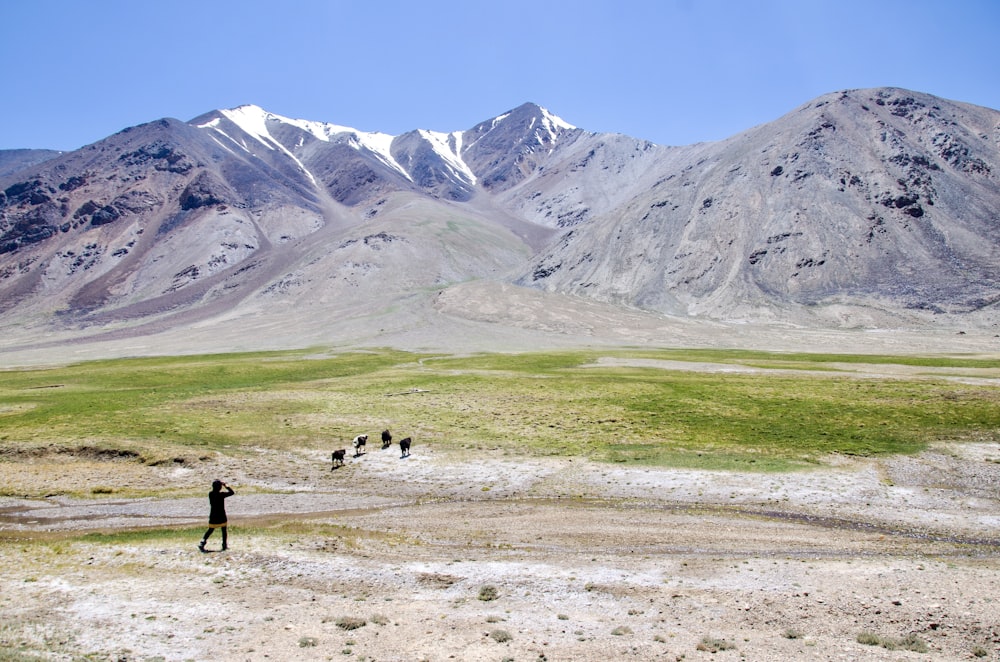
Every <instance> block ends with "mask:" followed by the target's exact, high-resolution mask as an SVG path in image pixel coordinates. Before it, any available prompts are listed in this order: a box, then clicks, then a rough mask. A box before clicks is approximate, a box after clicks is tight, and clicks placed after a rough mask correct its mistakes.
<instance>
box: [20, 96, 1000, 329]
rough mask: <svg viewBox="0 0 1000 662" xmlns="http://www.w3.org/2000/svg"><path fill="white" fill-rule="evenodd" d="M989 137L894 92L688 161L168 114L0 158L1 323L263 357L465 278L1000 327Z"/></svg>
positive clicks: (598, 144)
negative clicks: (167, 334) (292, 336)
mask: <svg viewBox="0 0 1000 662" xmlns="http://www.w3.org/2000/svg"><path fill="white" fill-rule="evenodd" d="M998 145H1000V113H998V112H997V111H995V110H990V109H986V108H980V107H976V106H971V105H968V104H962V103H957V102H951V101H946V100H943V99H939V98H935V97H931V96H929V95H925V94H919V93H915V92H908V91H905V90H898V89H892V88H884V89H874V90H850V91H845V92H838V93H835V94H830V95H826V96H823V97H821V98H819V99H816V100H814V101H811V102H809V103H808V104H805V105H803V106H802V107H800V108H798V109H796V110H794V111H792V112H791V113H789V114H788V115H786V116H784V117H782V118H779V119H777V120H775V121H774V122H771V123H769V124H766V125H762V126H759V127H755V128H753V129H750V130H748V131H746V132H744V133H742V134H739V135H736V136H733V137H731V138H729V139H727V140H724V141H721V142H717V143H700V144H697V145H690V146H682V147H667V146H661V145H655V144H652V143H650V142H648V141H644V140H641V139H636V138H631V137H628V136H623V135H618V134H599V133H591V132H587V131H584V130H582V129H578V128H576V127H574V126H572V125H570V124H569V123H567V122H565V121H563V120H561V119H560V118H558V117H557V116H555V115H553V114H552V113H550V112H549V111H548V110H546V109H544V108H541V107H539V106H537V105H534V104H524V105H522V106H519V107H518V108H515V109H512V110H510V111H508V112H506V113H503V114H501V115H499V116H497V117H495V118H492V119H489V120H486V121H483V122H481V123H479V124H477V125H476V126H474V127H472V128H470V129H467V130H459V131H453V132H450V133H441V132H433V131H427V130H414V131H410V132H407V133H404V134H402V135H398V136H391V135H388V134H384V133H375V132H365V131H359V130H356V129H353V128H350V127H345V126H340V125H337V124H331V123H325V122H316V121H308V120H300V119H292V118H288V117H283V116H281V115H277V114H274V113H271V112H268V111H266V110H264V109H262V108H259V107H257V106H253V105H247V106H241V107H239V108H233V109H226V110H217V111H212V112H210V113H207V114H205V115H202V116H200V117H197V118H195V119H193V120H191V121H189V122H181V121H178V120H173V119H163V120H158V121H155V122H151V123H149V124H144V125H141V126H137V127H131V128H127V129H125V130H123V131H121V132H119V133H117V134H115V135H113V136H109V137H108V138H106V139H104V140H102V141H99V142H97V143H94V144H93V145H88V146H86V147H84V148H82V149H80V150H77V151H75V152H71V153H66V154H54V153H53V154H44V153H43V154H39V153H34V154H33V155H32V156H31V159H29V160H22V161H14V159H13V157H12V158H10V159H7V160H6V161H3V160H0V163H5V162H6V163H16V164H17V165H15V166H13V171H10V172H8V173H7V174H3V175H0V191H2V193H0V310H2V311H3V320H4V323H3V328H4V331H5V334H6V337H7V338H8V342H9V343H10V342H14V343H20V342H29V343H30V342H31V341H32V339H34V338H37V337H38V335H39V334H40V333H49V334H55V335H56V336H57V337H59V338H70V337H72V338H77V337H91V338H102V337H112V336H115V337H117V336H122V335H127V336H141V335H143V334H149V333H152V332H154V331H155V332H158V333H159V332H163V331H164V330H165V329H173V328H176V329H188V330H190V329H192V328H194V326H197V327H198V328H222V327H223V326H225V325H233V324H236V325H243V326H242V327H241V328H244V327H245V328H249V327H248V326H247V325H248V324H250V322H251V321H252V325H253V328H255V329H257V331H256V332H255V333H259V334H263V335H262V337H270V336H268V335H267V334H272V335H273V337H274V340H273V342H274V343H275V344H280V342H281V341H280V337H281V331H280V328H281V324H279V323H278V322H275V321H274V320H276V319H282V320H284V319H293V320H294V323H295V324H296V325H297V328H299V329H309V328H315V333H314V334H313V336H310V337H316V338H317V339H322V338H326V337H327V335H329V334H331V333H332V334H334V335H336V333H335V332H333V331H330V332H324V330H323V329H324V328H332V327H333V326H334V325H332V324H331V322H330V320H331V319H336V320H337V321H338V324H340V325H341V327H342V326H343V324H345V323H346V322H345V321H346V320H355V321H356V323H361V320H365V319H370V318H371V316H372V315H373V314H375V313H374V311H377V310H383V311H385V310H390V309H394V308H395V307H396V306H399V305H401V304H400V302H402V301H406V302H408V303H407V306H410V307H409V308H407V309H408V310H411V311H416V310H419V309H420V306H419V305H418V304H416V303H414V302H417V301H424V302H425V303H426V305H425V307H424V308H423V310H427V311H430V310H434V308H433V306H434V301H435V300H436V299H435V297H436V296H437V294H435V293H442V292H444V291H445V290H447V289H449V288H451V287H454V286H457V285H458V284H461V283H465V282H468V281H478V282H482V283H496V284H498V285H503V286H504V287H505V288H508V289H505V290H504V291H511V290H510V289H509V288H510V287H511V286H513V285H519V286H520V287H523V288H531V289H535V290H542V291H545V292H550V293H552V294H563V295H572V296H575V297H584V298H589V299H593V300H597V301H601V302H606V303H609V304H614V305H625V306H627V307H628V309H630V310H635V309H640V310H646V311H651V312H653V313H657V314H668V315H679V316H683V317H685V318H690V317H694V318H697V319H706V320H739V321H767V322H777V323H784V324H795V325H807V326H809V325H812V326H818V327H823V326H836V327H844V326H847V327H883V328H884V327H892V326H901V325H910V326H912V325H916V326H921V325H923V326H940V325H942V324H962V325H965V326H968V325H973V326H978V327H980V328H993V327H994V326H995V325H996V324H997V323H998V315H997V307H998V300H1000V270H998V269H997V265H998V264H1000V221H998V216H997V212H996V210H997V209H1000V182H998V172H1000V170H998V168H1000V150H998ZM2 155H3V153H0V156H2ZM18 158H22V159H23V158H24V157H23V155H22V156H21V157H18ZM34 159H46V160H39V161H35V160H34ZM0 172H2V171H0ZM446 298H447V297H445V298H443V299H441V300H442V301H443V300H445V299H446ZM450 300H452V301H454V298H452V299H450ZM413 306H416V307H413ZM437 310H438V311H439V312H440V311H442V310H443V309H442V308H440V307H439V308H437ZM414 314H416V313H414ZM421 314H423V313H421ZM449 314H452V315H461V314H469V315H473V316H474V315H475V313H474V312H472V311H464V312H463V311H460V310H458V308H456V307H455V306H452V307H451V308H450V309H449ZM397 323H398V324H402V322H401V321H398V320H393V321H392V322H391V323H390V322H388V321H386V320H385V319H384V318H383V319H382V321H381V322H380V324H389V325H391V324H397Z"/></svg>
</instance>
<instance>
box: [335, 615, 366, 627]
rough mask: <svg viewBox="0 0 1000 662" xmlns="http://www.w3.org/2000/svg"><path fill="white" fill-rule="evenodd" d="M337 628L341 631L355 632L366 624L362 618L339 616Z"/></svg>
mask: <svg viewBox="0 0 1000 662" xmlns="http://www.w3.org/2000/svg"><path fill="white" fill-rule="evenodd" d="M336 622H337V627H338V628H340V629H341V630H357V629H358V628H363V627H364V626H365V625H367V624H368V622H367V621H366V620H365V619H363V618H357V617H355V616H341V617H340V618H338V619H337V621H336Z"/></svg>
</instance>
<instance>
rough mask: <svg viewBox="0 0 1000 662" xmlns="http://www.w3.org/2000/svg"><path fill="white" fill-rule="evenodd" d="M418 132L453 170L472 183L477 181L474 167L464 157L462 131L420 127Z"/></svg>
mask: <svg viewBox="0 0 1000 662" xmlns="http://www.w3.org/2000/svg"><path fill="white" fill-rule="evenodd" d="M417 133H418V134H419V135H420V137H421V138H423V139H424V140H426V141H427V142H428V143H430V145H431V149H433V150H434V153H435V154H437V155H438V156H440V157H441V158H442V159H443V160H444V162H445V163H447V164H448V165H449V166H450V167H451V169H452V170H454V171H455V172H456V173H457V174H459V175H460V176H461V177H462V178H463V179H465V180H466V181H467V182H469V183H470V184H475V183H476V175H475V173H474V172H472V168H470V167H469V165H468V164H467V163H466V162H465V160H464V159H463V158H462V132H460V131H453V132H452V133H440V132H437V131H427V130H426V129H419V130H418V131H417Z"/></svg>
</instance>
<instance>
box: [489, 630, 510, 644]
mask: <svg viewBox="0 0 1000 662" xmlns="http://www.w3.org/2000/svg"><path fill="white" fill-rule="evenodd" d="M513 638H514V637H513V636H511V634H510V632H507V630H490V639H492V640H493V641H495V642H497V643H498V644H502V643H504V642H507V641H510V640H511V639H513Z"/></svg>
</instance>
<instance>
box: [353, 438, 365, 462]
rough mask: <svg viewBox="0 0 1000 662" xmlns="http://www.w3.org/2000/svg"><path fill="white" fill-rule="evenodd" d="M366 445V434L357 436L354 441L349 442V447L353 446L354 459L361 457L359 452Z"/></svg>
mask: <svg viewBox="0 0 1000 662" xmlns="http://www.w3.org/2000/svg"><path fill="white" fill-rule="evenodd" d="M366 443H368V435H366V434H359V435H358V436H356V437H355V438H354V441H352V442H351V445H352V446H354V457H357V456H359V455H361V450H362V449H363V448H364V447H365V444H366Z"/></svg>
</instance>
